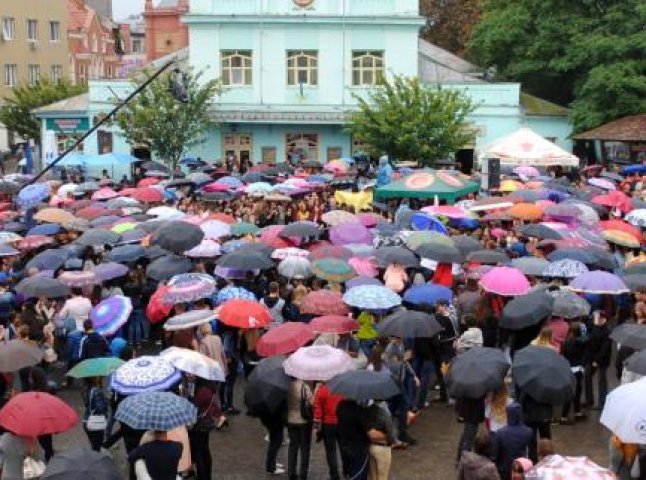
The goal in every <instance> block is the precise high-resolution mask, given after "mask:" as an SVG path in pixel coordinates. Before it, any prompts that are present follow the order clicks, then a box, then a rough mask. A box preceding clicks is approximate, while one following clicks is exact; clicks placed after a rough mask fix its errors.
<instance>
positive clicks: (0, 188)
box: [0, 180, 76, 195]
mask: <svg viewBox="0 0 646 480" xmlns="http://www.w3.org/2000/svg"><path fill="white" fill-rule="evenodd" d="M74 187H76V185H75V186H74ZM19 191H20V185H18V184H17V183H15V182H11V181H9V180H0V193H3V194H5V195H15V194H16V193H18V192H19Z"/></svg>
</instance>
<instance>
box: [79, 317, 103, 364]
mask: <svg viewBox="0 0 646 480" xmlns="http://www.w3.org/2000/svg"><path fill="white" fill-rule="evenodd" d="M83 330H85V335H84V336H83V338H82V339H81V345H80V347H79V358H80V359H81V360H87V359H89V358H100V357H109V356H110V345H109V344H108V341H107V340H106V339H105V337H104V336H103V335H101V334H100V333H99V332H95V331H94V325H92V320H85V322H83Z"/></svg>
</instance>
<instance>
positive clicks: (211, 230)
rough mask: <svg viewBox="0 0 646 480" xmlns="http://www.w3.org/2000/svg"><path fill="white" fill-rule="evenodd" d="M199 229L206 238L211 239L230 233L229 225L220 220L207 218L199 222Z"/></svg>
mask: <svg viewBox="0 0 646 480" xmlns="http://www.w3.org/2000/svg"><path fill="white" fill-rule="evenodd" d="M200 229H202V231H203V232H204V236H205V237H206V238H210V239H213V240H217V239H218V238H220V237H226V236H229V235H231V227H230V226H229V225H228V224H227V223H224V222H222V221H220V220H207V221H206V222H204V223H201V224H200Z"/></svg>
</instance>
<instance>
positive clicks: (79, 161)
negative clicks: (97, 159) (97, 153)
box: [45, 152, 92, 167]
mask: <svg viewBox="0 0 646 480" xmlns="http://www.w3.org/2000/svg"><path fill="white" fill-rule="evenodd" d="M57 158H58V155H56V156H52V157H50V158H47V159H46V160H45V161H46V162H47V164H50V163H52V162H53V161H54V160H56V159H57ZM88 158H92V157H89V156H87V155H83V154H82V153H75V152H71V153H68V154H67V155H66V156H65V158H63V160H61V161H60V162H58V163H57V164H56V165H58V166H59V167H83V166H85V163H86V162H87V160H88Z"/></svg>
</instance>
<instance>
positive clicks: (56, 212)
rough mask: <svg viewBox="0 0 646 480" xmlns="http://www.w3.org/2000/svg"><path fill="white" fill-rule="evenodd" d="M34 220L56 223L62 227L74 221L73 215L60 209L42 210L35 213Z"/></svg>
mask: <svg viewBox="0 0 646 480" xmlns="http://www.w3.org/2000/svg"><path fill="white" fill-rule="evenodd" d="M34 220H37V221H39V222H46V223H58V224H59V225H62V224H64V223H67V222H71V221H72V220H74V215H72V214H71V213H70V212H68V211H67V210H63V209H61V208H43V209H42V210H39V211H38V212H36V214H35V215H34Z"/></svg>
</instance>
